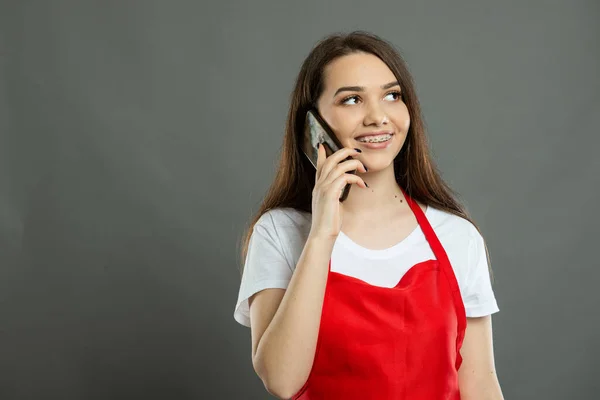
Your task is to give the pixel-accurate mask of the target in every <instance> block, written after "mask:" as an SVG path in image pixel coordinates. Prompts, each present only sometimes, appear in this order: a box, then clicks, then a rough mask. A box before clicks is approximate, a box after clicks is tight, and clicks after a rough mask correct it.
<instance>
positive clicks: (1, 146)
mask: <svg viewBox="0 0 600 400" xmlns="http://www.w3.org/2000/svg"><path fill="white" fill-rule="evenodd" d="M599 19H600V6H599V2H598V1H573V0H571V1H567V0H565V1H539V0H538V1H527V2H522V1H494V2H490V1H453V2H446V1H417V0H413V1H379V2H372V1H371V2H364V1H362V2H358V1H348V0H346V1H332V2H328V3H327V4H322V3H321V2H318V1H303V2H281V1H272V2H246V1H237V2H231V1H229V2H228V1H224V2H222V3H216V2H214V3H212V4H207V3H206V2H202V1H185V2H184V1H156V0H154V1H137V2H134V1H95V2H91V1H71V2H67V1H37V2H35V1H19V2H17V1H2V3H1V9H0V26H1V28H0V29H1V31H0V33H1V35H0V40H1V42H0V45H1V46H2V53H1V55H2V58H1V64H0V71H1V75H0V133H1V134H0V398H1V399H3V400H9V399H46V398H61V399H133V398H144V399H166V398H169V399H198V398H207V399H265V398H268V397H269V396H268V394H267V393H266V392H265V390H264V388H263V387H262V384H261V382H260V380H259V379H258V378H257V377H256V376H255V374H254V372H253V370H252V366H251V361H250V331H249V330H248V329H247V328H244V327H242V326H240V325H238V324H237V323H236V322H235V321H234V320H233V307H234V305H235V300H236V298H237V290H238V285H239V265H240V263H241V260H240V259H239V258H240V257H239V255H238V254H239V253H238V245H239V240H240V235H241V233H242V230H243V229H244V228H245V226H246V223H247V221H248V219H249V218H250V216H251V215H252V213H253V212H254V211H255V210H256V209H257V207H258V204H259V202H260V200H261V197H262V195H263V194H264V192H265V190H266V189H267V187H268V185H269V183H270V181H271V179H272V178H273V176H274V173H275V171H274V168H275V166H276V164H275V162H276V159H277V155H278V151H279V148H280V146H281V141H282V130H283V125H284V121H285V114H286V111H287V106H288V98H289V93H290V90H291V88H292V84H293V80H294V79H295V76H296V73H297V72H298V69H299V67H300V63H301V61H302V60H303V58H304V57H305V56H306V55H307V54H308V52H309V50H310V48H311V46H312V45H313V44H314V43H315V41H316V40H318V39H319V38H321V37H322V36H323V35H325V34H328V33H330V32H333V31H337V30H343V31H349V30H352V29H357V28H358V29H366V30H371V31H373V32H375V33H377V34H379V35H381V36H383V37H385V38H387V39H389V40H390V41H392V42H393V43H394V44H396V45H397V46H398V47H399V48H400V49H401V51H402V53H403V55H404V56H405V57H406V59H407V60H408V62H409V64H410V67H411V70H412V72H413V74H414V76H415V79H416V82H417V89H418V92H419V94H420V98H421V101H422V104H423V108H424V113H425V117H426V120H427V122H428V128H429V131H430V137H431V144H432V149H433V152H434V155H435V158H436V160H437V162H438V164H439V166H440V168H441V170H442V171H443V174H444V177H445V179H446V180H447V181H448V182H449V183H450V184H451V186H452V187H454V188H455V189H456V190H458V191H459V192H460V193H461V194H462V197H463V199H464V200H465V202H466V204H467V206H468V208H469V210H470V211H471V213H472V215H473V216H474V218H475V221H476V222H477V223H478V224H479V226H480V227H481V229H482V231H483V233H484V236H485V238H486V240H487V242H488V246H489V250H490V254H491V259H492V267H493V269H494V272H495V276H496V282H495V285H494V289H495V292H496V296H497V299H498V303H499V306H500V309H501V312H500V313H499V314H496V316H495V317H494V329H495V331H494V334H495V338H494V339H495V352H496V365H497V370H498V375H499V378H500V381H501V384H502V387H503V390H504V394H505V397H506V398H507V399H545V400H551V399H561V400H562V399H567V398H568V399H592V398H597V397H596V396H597V395H598V393H599V392H600V379H598V377H597V375H598V371H599V370H600V357H599V356H600V351H599V348H600V347H599V345H598V337H599V336H600V326H599V320H598V302H599V300H600V296H599V295H598V289H597V288H598V283H599V278H600V272H599V271H598V267H599V262H598V255H597V251H598V244H597V240H598V238H599V235H598V233H597V229H598V223H599V222H600V221H599V218H598V216H597V205H598V203H599V201H600V191H599V190H598V183H600V182H599V175H600V174H599V171H600V165H599V161H598V156H597V154H598V146H599V145H600V139H599V135H598V133H599V129H598V126H599V125H600V97H599V94H598V93H599V92H600V81H599V78H598V71H599V70H600V47H599V46H598V39H600V28H599V23H598V22H599Z"/></svg>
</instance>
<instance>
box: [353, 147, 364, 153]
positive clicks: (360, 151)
mask: <svg viewBox="0 0 600 400" xmlns="http://www.w3.org/2000/svg"><path fill="white" fill-rule="evenodd" d="M354 150H356V151H358V152H359V153H362V150H361V149H357V148H356V147H355V148H354Z"/></svg>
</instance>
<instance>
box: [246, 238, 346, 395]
mask: <svg viewBox="0 0 600 400" xmlns="http://www.w3.org/2000/svg"><path fill="white" fill-rule="evenodd" d="M333 244H334V240H330V239H318V238H315V239H311V238H310V237H309V239H308V240H307V242H306V245H305V247H304V251H303V252H302V254H301V256H300V259H299V260H298V264H297V265H296V270H295V271H294V274H293V276H292V279H291V281H290V283H289V286H288V288H287V290H283V289H266V290H263V291H261V292H258V293H257V294H255V295H254V296H252V297H251V298H250V300H249V303H250V322H251V332H252V362H253V365H254V369H255V371H256V373H257V375H258V376H259V377H260V378H261V380H262V381H263V384H264V385H265V388H266V389H267V391H268V392H269V393H271V394H272V395H274V396H277V397H279V398H285V399H287V398H290V397H291V396H292V395H294V394H295V393H296V392H297V391H298V390H300V388H301V387H302V385H303V384H304V383H305V382H306V380H307V379H308V375H309V373H310V370H311V368H312V365H313V361H314V357H315V351H316V345H317V337H318V332H319V325H320V322H321V312H322V308H323V298H324V295H325V285H326V282H327V273H328V263H329V259H330V257H331V252H332V250H333Z"/></svg>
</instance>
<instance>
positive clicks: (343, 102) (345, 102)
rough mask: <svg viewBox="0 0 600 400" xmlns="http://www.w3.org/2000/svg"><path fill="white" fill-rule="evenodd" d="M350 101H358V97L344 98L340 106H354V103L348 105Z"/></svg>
mask: <svg viewBox="0 0 600 400" xmlns="http://www.w3.org/2000/svg"><path fill="white" fill-rule="evenodd" d="M350 100H356V101H358V96H350V97H346V98H345V99H344V100H342V104H356V103H348V102H349V101H350Z"/></svg>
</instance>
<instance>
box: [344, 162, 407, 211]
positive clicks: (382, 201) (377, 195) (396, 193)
mask: <svg viewBox="0 0 600 400" xmlns="http://www.w3.org/2000/svg"><path fill="white" fill-rule="evenodd" d="M357 175H358V176H360V177H361V178H363V179H364V181H365V182H367V184H368V185H369V187H368V188H366V189H365V188H362V187H359V186H358V185H355V184H353V185H352V186H353V187H352V189H351V190H350V193H348V198H346V200H345V201H344V202H343V203H342V204H343V205H344V211H345V213H346V214H348V215H351V216H352V217H353V218H354V217H359V218H362V217H366V218H370V219H373V220H377V219H378V218H385V217H386V216H387V215H389V213H390V212H394V211H398V210H399V208H407V207H408V205H407V204H406V200H405V199H404V195H403V194H402V191H401V190H400V187H399V186H398V183H397V182H396V179H395V177H394V166H393V164H392V165H390V166H389V167H388V168H385V169H383V170H381V171H377V172H370V173H366V174H362V173H358V172H357Z"/></svg>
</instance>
